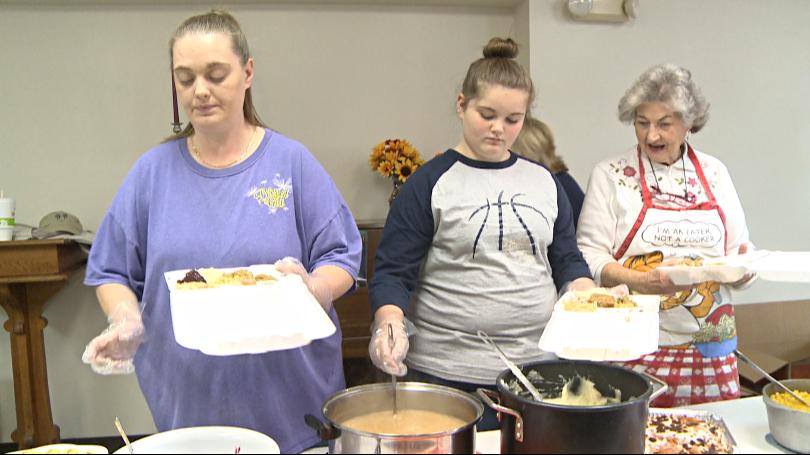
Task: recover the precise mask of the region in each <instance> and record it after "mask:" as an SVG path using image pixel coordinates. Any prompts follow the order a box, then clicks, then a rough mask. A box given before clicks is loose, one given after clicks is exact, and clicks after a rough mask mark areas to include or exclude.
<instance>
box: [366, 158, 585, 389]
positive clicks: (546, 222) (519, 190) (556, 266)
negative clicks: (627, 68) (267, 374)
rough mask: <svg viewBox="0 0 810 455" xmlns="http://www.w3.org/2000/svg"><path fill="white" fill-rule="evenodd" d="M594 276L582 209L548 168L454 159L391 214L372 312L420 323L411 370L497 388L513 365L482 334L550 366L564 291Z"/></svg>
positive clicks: (431, 171) (428, 167)
mask: <svg viewBox="0 0 810 455" xmlns="http://www.w3.org/2000/svg"><path fill="white" fill-rule="evenodd" d="M590 276H591V275H590V272H589V270H588V266H587V264H586V263H585V261H584V260H583V258H582V254H581V253H580V251H579V250H578V249H577V245H576V238H575V233H574V220H573V215H572V210H571V205H570V204H569V202H568V199H567V198H566V195H565V192H564V191H563V190H562V187H561V186H560V183H559V181H557V179H556V178H555V177H554V176H553V175H552V174H551V173H550V172H549V171H548V170H547V169H546V168H545V167H543V166H542V165H540V164H538V163H535V162H533V161H530V160H527V159H524V158H521V157H519V156H518V155H515V154H511V155H510V157H509V158H508V159H507V160H506V161H503V162H499V163H491V162H483V161H475V160H472V159H469V158H467V157H464V156H463V155H461V154H460V153H458V152H456V151H454V150H448V151H447V152H446V153H444V154H442V155H441V156H439V157H436V158H434V159H432V160H430V161H428V162H427V163H425V165H424V166H422V167H421V168H419V169H418V170H417V172H415V173H414V174H413V175H412V176H411V178H410V179H408V181H407V183H406V184H405V185H404V186H403V187H402V191H401V193H400V194H399V196H398V197H397V198H396V199H395V201H394V203H393V205H392V207H391V211H390V212H389V214H388V218H387V220H386V223H385V229H384V231H383V236H382V239H381V241H380V244H379V247H378V249H377V256H376V258H375V269H374V274H373V277H372V280H371V283H370V293H371V305H372V309H373V310H374V311H376V310H377V309H378V308H380V307H381V306H383V305H386V304H394V305H397V306H399V307H400V308H402V309H403V311H404V312H405V315H406V317H407V318H408V319H409V320H410V321H411V322H413V324H414V325H415V326H416V331H415V332H414V333H413V334H412V336H411V338H410V350H409V352H408V356H407V358H406V363H407V364H408V365H409V367H411V368H413V369H416V370H419V371H422V372H425V373H429V374H432V375H434V376H438V377H441V378H444V379H448V380H453V381H462V382H468V383H476V384H493V383H494V382H495V378H496V377H497V375H498V374H499V373H500V372H501V371H502V370H504V366H503V363H501V361H500V360H499V359H498V357H497V356H496V354H495V353H494V351H493V350H492V349H491V348H489V347H487V346H486V345H485V344H484V343H483V342H482V341H481V340H480V339H479V338H478V337H477V335H476V332H477V331H478V330H483V331H485V332H487V333H488V334H489V335H490V337H492V338H493V339H494V340H495V342H497V343H498V344H499V345H500V347H501V348H502V349H503V350H504V351H505V352H506V355H507V356H509V357H510V358H511V359H512V360H513V361H515V362H516V363H526V362H531V361H537V360H541V359H543V358H544V357H547V356H548V354H545V355H544V353H542V352H541V351H540V349H539V348H538V347H537V343H538V341H539V339H540V335H541V334H542V332H543V329H544V328H545V325H546V323H547V322H548V320H549V318H550V317H551V311H552V308H553V305H554V302H555V301H556V299H557V293H558V290H559V289H560V288H562V287H563V286H564V285H565V284H566V283H568V282H570V281H572V280H574V279H576V278H580V277H589V278H590Z"/></svg>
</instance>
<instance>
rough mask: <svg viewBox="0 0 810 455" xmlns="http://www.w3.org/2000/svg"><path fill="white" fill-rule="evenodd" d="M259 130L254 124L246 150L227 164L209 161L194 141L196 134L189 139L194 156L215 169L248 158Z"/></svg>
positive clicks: (229, 165)
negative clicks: (201, 153)
mask: <svg viewBox="0 0 810 455" xmlns="http://www.w3.org/2000/svg"><path fill="white" fill-rule="evenodd" d="M257 131H259V129H258V128H256V127H255V126H254V127H253V134H252V135H251V136H250V141H248V144H247V147H245V151H244V152H242V155H240V156H239V158H237V159H235V160H233V161H231V162H230V163H227V164H212V163H209V162H208V161H205V159H204V158H203V157H202V155H200V151H199V150H197V145H196V144H195V143H194V136H189V138H188V140H189V143H190V144H191V151H192V152H194V156H196V157H197V160H198V161H199V162H200V163H202V164H204V165H206V166H207V167H210V168H213V169H224V168H226V167H231V166H233V165H234V164H237V163H240V162H242V161H244V159H245V158H247V155H248V152H250V146H251V144H253V139H255V138H256V132H257Z"/></svg>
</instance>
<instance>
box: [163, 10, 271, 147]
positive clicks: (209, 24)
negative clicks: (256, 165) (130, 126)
mask: <svg viewBox="0 0 810 455" xmlns="http://www.w3.org/2000/svg"><path fill="white" fill-rule="evenodd" d="M190 33H200V34H205V33H224V34H225V35H228V36H230V38H231V49H232V50H233V53H234V54H236V55H237V56H238V57H239V62H240V63H241V64H242V67H244V66H245V65H246V64H247V62H248V60H249V59H250V49H249V48H248V43H247V38H245V34H244V33H243V32H242V28H241V27H240V26H239V22H238V21H237V20H236V18H235V17H233V16H232V15H231V14H230V13H228V12H227V11H223V10H218V9H213V10H211V11H209V12H207V13H203V14H198V15H196V16H191V17H189V18H188V19H186V20H185V21H183V23H182V24H180V26H179V27H177V30H175V32H174V34H173V35H172V37H171V39H169V62H170V67H171V68H172V69H173V68H174V43H175V42H177V40H178V39H180V38H182V37H183V36H185V35H188V34H190ZM242 111H243V113H244V115H245V120H246V121H247V122H248V123H250V124H251V125H255V126H261V127H265V128H266V127H267V125H265V124H264V122H262V120H261V119H260V118H259V114H258V112H256V107H255V106H254V105H253V95H252V94H251V91H250V87H248V89H247V90H245V101H244V103H243V104H242ZM192 134H194V125H192V124H191V123H190V122H189V123H188V124H186V127H185V128H183V131H181V132H179V133H177V134H173V135H171V136H169V137H168V138H166V139H165V140H164V142H168V141H171V140H174V139H179V138H185V137H189V136H191V135H192Z"/></svg>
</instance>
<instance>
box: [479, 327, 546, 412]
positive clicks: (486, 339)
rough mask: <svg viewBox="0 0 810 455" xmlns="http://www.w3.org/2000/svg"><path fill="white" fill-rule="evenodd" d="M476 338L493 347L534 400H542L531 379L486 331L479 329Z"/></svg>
mask: <svg viewBox="0 0 810 455" xmlns="http://www.w3.org/2000/svg"><path fill="white" fill-rule="evenodd" d="M478 338H480V339H481V341H483V342H484V343H486V344H487V345H489V346H492V347H493V348H495V352H496V353H497V354H498V357H500V358H501V360H502V361H503V363H505V364H506V366H507V367H509V370H511V371H512V374H514V375H515V377H516V378H517V379H518V381H520V383H521V384H523V387H526V389H527V390H528V391H529V393H531V394H532V398H534V399H535V400H536V401H542V400H543V395H542V394H541V393H540V392H539V391H538V390H537V388H535V387H534V384H532V383H531V381H529V378H527V377H526V375H524V374H523V372H522V371H520V368H518V366H517V365H515V363H514V362H512V361H511V360H509V359H508V358H506V354H504V353H503V351H501V348H500V347H498V345H497V344H495V342H494V341H492V338H490V337H489V335H487V334H486V332H484V331H483V330H479V331H478Z"/></svg>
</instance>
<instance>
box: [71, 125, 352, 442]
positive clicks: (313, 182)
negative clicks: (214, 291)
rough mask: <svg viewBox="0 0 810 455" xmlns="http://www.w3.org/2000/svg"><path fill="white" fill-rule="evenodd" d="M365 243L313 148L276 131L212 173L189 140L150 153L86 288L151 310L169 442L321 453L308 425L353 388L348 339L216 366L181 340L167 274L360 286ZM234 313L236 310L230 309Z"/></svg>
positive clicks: (150, 394) (143, 362)
mask: <svg viewBox="0 0 810 455" xmlns="http://www.w3.org/2000/svg"><path fill="white" fill-rule="evenodd" d="M360 253H361V240H360V235H359V232H358V231H357V227H356V224H355V221H354V219H353V218H352V215H351V213H350V211H349V209H348V207H347V206H346V203H345V201H344V200H343V198H342V197H341V195H340V193H339V192H338V190H337V188H336V187H335V185H334V182H333V181H332V179H331V178H330V177H329V175H328V174H327V173H326V171H325V170H324V169H323V167H321V165H320V164H319V163H318V162H317V160H316V159H315V158H314V157H313V156H312V155H311V154H310V153H309V151H307V150H306V148H305V147H304V146H302V145H301V144H299V143H298V142H295V141H293V140H291V139H288V138H286V137H284V136H282V135H281V134H278V133H275V132H272V131H270V130H266V134H265V138H264V140H263V141H262V143H261V145H260V146H259V149H258V150H257V151H256V152H255V153H254V154H253V155H251V156H250V157H249V158H248V159H247V160H245V161H244V162H242V163H240V164H238V165H236V166H233V167H231V168H226V169H208V168H205V167H203V166H201V165H200V164H198V163H197V162H196V161H195V160H194V159H193V158H192V157H191V155H190V154H189V151H188V149H187V147H186V141H185V140H176V141H171V142H168V143H165V144H161V145H159V146H157V147H155V148H153V149H152V150H149V151H148V152H147V153H145V154H144V155H143V156H142V157H141V158H140V159H139V160H138V162H137V163H136V164H135V166H134V168H133V169H132V170H131V171H130V173H129V175H128V176H127V177H126V179H125V181H124V183H123V185H122V186H121V188H120V189H119V191H118V194H117V195H116V196H115V199H114V201H113V203H112V206H111V207H110V209H109V211H108V212H107V214H106V216H105V217H104V220H103V221H102V223H101V226H100V227H99V231H98V234H97V236H96V238H95V242H94V244H93V247H92V249H91V251H90V258H89V262H88V266H87V275H86V277H85V281H84V283H85V284H86V285H88V286H99V285H101V284H105V283H120V284H123V285H125V286H128V287H129V288H130V289H132V290H133V291H134V292H135V294H136V295H137V296H138V298H139V299H140V300H141V302H142V306H143V319H144V326H145V328H146V341H145V342H144V343H143V344H142V345H141V346H140V348H139V350H138V352H137V354H136V356H135V368H136V374H137V377H138V382H139V384H140V387H141V390H142V391H143V393H144V396H145V398H146V402H147V404H148V405H149V409H150V410H151V412H152V417H153V419H154V420H155V425H156V426H157V429H158V431H166V430H170V429H173V428H180V427H188V426H199V425H230V426H239V427H245V428H251V429H254V430H257V431H260V432H262V433H265V434H267V435H269V436H271V437H272V438H273V439H275V440H276V441H277V442H278V444H279V446H280V447H281V451H282V452H284V453H290V452H300V451H301V450H304V449H306V448H308V447H310V446H312V445H313V444H315V443H317V442H319V439H318V437H317V436H316V434H315V432H314V430H312V429H311V428H309V427H307V426H306V424H305V423H304V414H313V415H315V416H321V415H322V414H321V407H322V406H323V403H324V401H325V400H326V398H328V397H329V396H330V395H331V394H333V393H335V392H336V391H338V390H340V389H342V388H344V387H345V380H344V376H343V365H342V358H341V333H340V329H339V325H338V320H337V315H336V313H335V310H334V308H333V309H331V310H330V311H329V316H330V317H331V319H332V321H333V322H334V323H335V325H336V326H338V332H337V333H335V334H334V335H332V336H331V337H329V338H326V339H322V340H316V341H313V342H312V343H311V344H309V345H307V346H304V347H301V348H297V349H289V350H285V351H276V352H270V353H266V354H258V355H237V356H227V357H217V356H208V355H205V354H202V353H200V352H198V351H195V350H189V349H186V348H183V347H181V346H180V345H178V344H177V342H176V341H175V339H174V333H173V330H172V319H171V311H170V308H169V291H168V288H167V286H166V282H165V281H164V278H163V273H164V272H167V271H170V270H177V269H188V268H201V267H241V266H248V265H251V264H264V263H273V262H275V261H276V260H278V259H281V258H283V257H285V256H292V257H295V258H298V259H299V260H300V261H301V262H302V263H303V264H304V267H305V268H306V269H307V270H309V271H310V272H311V271H312V270H314V269H316V268H318V267H320V266H323V265H327V264H329V265H335V266H339V267H341V268H343V269H344V270H346V271H347V272H348V273H349V274H350V275H351V276H352V277H356V276H357V270H358V267H359V264H360ZM222 304H223V311H227V307H228V302H222Z"/></svg>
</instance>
